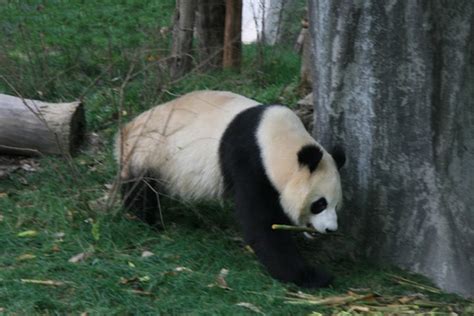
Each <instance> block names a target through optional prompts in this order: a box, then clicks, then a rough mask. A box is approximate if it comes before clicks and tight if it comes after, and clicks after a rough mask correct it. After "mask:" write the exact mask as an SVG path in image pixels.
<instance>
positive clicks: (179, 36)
mask: <svg viewBox="0 0 474 316" xmlns="http://www.w3.org/2000/svg"><path fill="white" fill-rule="evenodd" d="M195 11H196V1H187V0H176V9H175V14H174V25H173V45H172V47H171V56H172V65H171V71H170V72H171V77H172V78H178V77H181V76H182V75H184V74H185V73H187V72H188V71H189V70H191V68H192V66H193V63H192V49H193V33H194V20H195Z"/></svg>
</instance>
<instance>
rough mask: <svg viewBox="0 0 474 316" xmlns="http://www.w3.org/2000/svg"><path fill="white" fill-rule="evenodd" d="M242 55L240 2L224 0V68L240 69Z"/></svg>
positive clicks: (238, 0)
mask: <svg viewBox="0 0 474 316" xmlns="http://www.w3.org/2000/svg"><path fill="white" fill-rule="evenodd" d="M241 55H242V0H226V10H225V34H224V61H223V66H224V68H236V69H238V68H240V62H241Z"/></svg>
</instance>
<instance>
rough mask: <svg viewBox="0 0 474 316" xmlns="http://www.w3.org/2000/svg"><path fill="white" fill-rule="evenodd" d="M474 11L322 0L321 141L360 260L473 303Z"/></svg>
mask: <svg viewBox="0 0 474 316" xmlns="http://www.w3.org/2000/svg"><path fill="white" fill-rule="evenodd" d="M473 11H474V2H472V1H468V0H464V1H462V0H458V1H405V0H392V1H389V2H385V1H378V0H366V1H350V0H311V1H310V10H309V15H310V22H311V31H312V38H313V42H314V47H313V54H314V66H315V67H314V76H313V79H314V85H313V91H314V102H315V110H316V112H317V115H316V116H315V120H316V121H315V122H316V124H315V127H314V133H315V135H316V137H317V138H318V139H320V140H321V143H322V144H323V145H326V146H331V145H332V144H335V143H344V144H345V147H346V153H347V155H348V162H349V163H348V164H347V165H346V167H345V168H346V169H345V170H343V171H342V177H343V185H344V188H343V190H344V192H345V197H346V203H345V205H346V207H345V210H344V211H343V212H342V214H340V216H339V218H340V223H341V224H342V228H343V229H345V230H346V231H348V232H349V231H350V232H352V234H353V235H354V236H355V240H356V246H358V249H359V252H360V253H361V254H364V255H366V256H368V257H369V258H373V259H379V260H383V261H387V260H388V261H390V262H393V263H395V264H397V265H399V266H401V267H404V268H408V269H410V270H411V271H414V272H419V273H422V274H424V275H426V276H429V277H431V278H432V279H433V280H434V281H435V282H436V283H437V284H438V285H439V286H440V287H442V288H443V289H445V290H448V291H453V292H457V293H460V294H463V295H466V296H473V295H474V255H473V254H474V216H473V215H474V214H473V209H472V208H473V205H474V104H473V100H474V89H473V82H474V66H473V65H474V62H473V61H474V60H473V58H474V46H473V45H474V44H473V43H474V28H473V21H474V16H473Z"/></svg>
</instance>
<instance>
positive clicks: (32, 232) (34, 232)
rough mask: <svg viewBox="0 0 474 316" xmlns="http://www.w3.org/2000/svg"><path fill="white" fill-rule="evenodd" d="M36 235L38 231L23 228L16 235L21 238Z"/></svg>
mask: <svg viewBox="0 0 474 316" xmlns="http://www.w3.org/2000/svg"><path fill="white" fill-rule="evenodd" d="M37 235H38V232H37V231H36V230H25V231H23V232H21V233H18V234H17V236H18V237H22V238H28V237H35V236H37Z"/></svg>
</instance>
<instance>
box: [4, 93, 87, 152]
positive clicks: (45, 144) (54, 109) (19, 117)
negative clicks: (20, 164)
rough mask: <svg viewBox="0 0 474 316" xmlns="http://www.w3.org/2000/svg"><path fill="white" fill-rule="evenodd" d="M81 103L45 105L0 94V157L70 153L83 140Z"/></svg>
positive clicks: (83, 125)
mask: <svg viewBox="0 0 474 316" xmlns="http://www.w3.org/2000/svg"><path fill="white" fill-rule="evenodd" d="M84 112H85V111H84V106H83V104H82V103H81V102H79V101H75V102H70V103H48V102H42V101H37V100H29V99H24V98H18V97H13V96H9V95H4V94H0V154H8V155H24V156H25V155H26V156H36V155H44V154H65V155H69V154H74V153H76V152H77V150H78V148H79V146H80V145H81V143H82V141H83V140H84V134H85V127H86V125H85V113H84Z"/></svg>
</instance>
